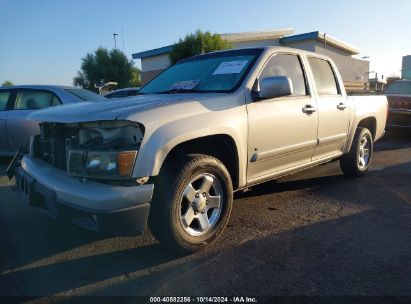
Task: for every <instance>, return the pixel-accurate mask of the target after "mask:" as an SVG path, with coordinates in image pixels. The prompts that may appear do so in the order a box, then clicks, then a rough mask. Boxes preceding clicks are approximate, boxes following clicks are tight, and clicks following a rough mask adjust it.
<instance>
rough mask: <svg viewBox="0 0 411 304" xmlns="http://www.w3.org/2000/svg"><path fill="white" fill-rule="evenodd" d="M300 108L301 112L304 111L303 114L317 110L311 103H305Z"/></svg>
mask: <svg viewBox="0 0 411 304" xmlns="http://www.w3.org/2000/svg"><path fill="white" fill-rule="evenodd" d="M302 110H303V113H305V114H312V113H314V112H316V111H317V109H316V108H315V107H313V106H312V105H309V104H308V105H305V106H304V107H303V109H302Z"/></svg>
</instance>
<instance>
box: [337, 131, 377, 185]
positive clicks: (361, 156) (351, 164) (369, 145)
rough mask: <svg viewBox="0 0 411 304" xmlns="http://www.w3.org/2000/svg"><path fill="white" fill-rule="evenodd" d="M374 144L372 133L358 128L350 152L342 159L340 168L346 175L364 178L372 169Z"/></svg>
mask: <svg viewBox="0 0 411 304" xmlns="http://www.w3.org/2000/svg"><path fill="white" fill-rule="evenodd" d="M373 149H374V144H373V137H372V135H371V132H370V131H369V130H368V129H366V128H357V131H356V132H355V135H354V139H353V142H352V145H351V149H350V152H349V153H348V154H346V155H344V156H343V157H341V159H340V167H341V170H342V171H343V172H344V174H345V175H348V176H354V177H358V176H363V175H364V174H365V173H366V172H367V171H368V168H369V167H370V164H371V159H372V154H373Z"/></svg>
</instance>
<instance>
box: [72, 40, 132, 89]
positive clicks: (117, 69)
mask: <svg viewBox="0 0 411 304" xmlns="http://www.w3.org/2000/svg"><path fill="white" fill-rule="evenodd" d="M133 64H134V62H133V61H132V60H129V59H128V58H127V56H126V55H125V54H124V53H123V52H122V51H120V50H117V49H113V50H111V51H108V50H107V49H106V48H102V47H99V48H98V49H97V50H95V51H94V53H87V55H86V56H84V57H83V58H82V61H81V68H80V70H79V71H78V72H77V75H76V76H75V77H74V78H73V83H74V85H75V86H81V87H83V88H85V89H89V90H93V91H96V88H95V85H101V84H104V83H106V82H109V81H115V82H117V83H118V85H117V88H119V89H121V88H125V87H128V86H131V85H133V86H138V85H139V80H140V71H139V70H138V69H137V68H135V67H133Z"/></svg>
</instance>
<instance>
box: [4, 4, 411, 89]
mask: <svg viewBox="0 0 411 304" xmlns="http://www.w3.org/2000/svg"><path fill="white" fill-rule="evenodd" d="M289 27H291V28H294V30H295V33H296V34H298V33H304V32H309V31H315V30H319V31H322V32H326V33H327V34H328V35H331V36H333V37H335V38H338V39H340V40H343V41H345V42H347V43H349V44H352V45H354V46H356V47H358V48H359V49H360V50H361V54H360V57H361V56H369V57H370V59H369V60H370V62H371V68H370V70H373V71H376V72H378V74H379V75H381V74H384V75H386V76H390V75H392V74H397V75H399V74H400V71H399V70H400V69H401V59H402V56H404V55H409V54H411V1H409V0H391V1H377V0H374V1H369V0H357V1H354V0H338V1H337V0H335V1H334V0H329V1H318V0H310V1H302V0H301V1H297V0H283V1H274V0H271V1H269V0H267V1H263V0H261V1H260V0H254V1H251V0H248V1H241V0H237V1H234V0H219V1H216V0H205V1H193V0H188V1H178V0H175V1H166V0H163V1H160V0H158V1H155V0H154V1H136V0H135V1H131V0H124V1H113V0H112V1H104V0H100V1H97V0H81V1H80V0H67V1H64V0H60V1H56V0H0V28H1V36H0V37H1V38H0V83H2V82H3V81H5V80H10V81H12V82H14V83H15V84H66V85H71V84H72V79H73V76H74V75H75V74H76V71H77V70H78V69H79V67H80V62H81V57H82V56H84V55H85V54H86V53H87V52H92V51H93V50H95V49H96V48H97V47H98V46H103V47H107V48H113V47H114V42H113V35H112V34H113V33H114V32H115V33H118V34H120V35H119V36H117V46H118V47H119V48H120V49H123V42H122V41H123V40H124V51H125V52H126V54H127V55H128V56H129V57H130V58H131V54H132V53H135V52H139V51H145V50H148V49H152V48H156V47H161V46H164V45H168V44H171V43H173V42H175V41H177V40H178V39H179V38H180V37H183V36H184V35H185V34H187V33H190V32H193V31H195V30H196V29H201V30H209V31H211V32H213V33H232V32H247V31H258V30H269V29H279V28H289ZM122 30H123V33H124V34H123V37H122V36H121V33H122ZM122 38H123V39H122ZM139 64H140V63H139V62H136V65H137V66H138V65H139Z"/></svg>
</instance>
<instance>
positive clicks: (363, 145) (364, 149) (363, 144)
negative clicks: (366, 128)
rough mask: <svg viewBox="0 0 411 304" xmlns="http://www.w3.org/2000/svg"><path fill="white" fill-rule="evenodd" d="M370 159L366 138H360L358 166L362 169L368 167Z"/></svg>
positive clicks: (369, 144) (369, 147)
mask: <svg viewBox="0 0 411 304" xmlns="http://www.w3.org/2000/svg"><path fill="white" fill-rule="evenodd" d="M370 157H371V143H370V141H369V139H368V137H367V136H364V137H363V138H361V141H360V151H359V153H358V166H359V167H360V168H361V169H364V168H366V167H367V166H368V163H369V162H370Z"/></svg>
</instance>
